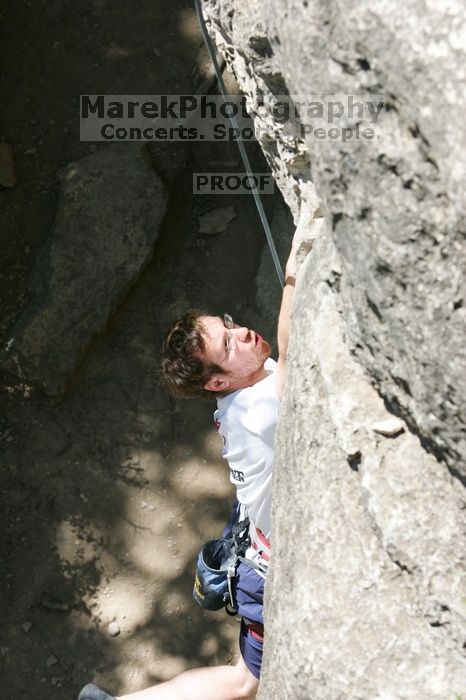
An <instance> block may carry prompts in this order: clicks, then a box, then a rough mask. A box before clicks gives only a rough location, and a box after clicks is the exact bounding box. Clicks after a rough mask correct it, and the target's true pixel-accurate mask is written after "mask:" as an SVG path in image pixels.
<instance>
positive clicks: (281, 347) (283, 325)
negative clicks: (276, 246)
mask: <svg viewBox="0 0 466 700" xmlns="http://www.w3.org/2000/svg"><path fill="white" fill-rule="evenodd" d="M315 213H316V199H315V193H314V188H313V187H312V186H311V187H309V189H308V190H305V191H304V192H303V198H302V200H301V212H300V215H299V221H298V225H297V227H296V231H295V234H294V236H293V242H292V244H291V250H290V254H289V256H288V260H287V263H286V267H285V286H284V289H283V296H282V303H281V307H280V315H279V317H278V331H277V340H278V367H277V370H276V372H275V382H276V387H277V394H278V397H279V398H280V399H281V398H282V394H283V388H284V386H285V378H286V355H287V352H288V341H289V338H290V328H291V311H292V308H293V295H294V287H295V282H296V254H297V252H298V249H299V247H300V245H301V242H302V240H303V238H305V237H306V231H308V229H309V227H310V226H311V225H312V222H313V221H314V216H315Z"/></svg>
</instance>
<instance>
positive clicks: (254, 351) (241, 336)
mask: <svg viewBox="0 0 466 700" xmlns="http://www.w3.org/2000/svg"><path fill="white" fill-rule="evenodd" d="M198 320H199V323H200V324H201V327H202V329H203V331H201V333H202V337H203V340H204V346H205V350H204V353H203V359H204V360H205V361H206V362H207V363H209V364H216V365H219V366H220V367H221V368H222V369H223V370H224V372H225V373H224V374H214V375H213V376H212V377H211V378H210V379H209V381H208V382H206V384H205V385H204V389H207V390H209V391H219V392H221V393H225V392H226V393H231V392H232V391H236V390H237V389H244V388H245V387H247V386H252V385H253V384H255V383H256V382H258V381H260V380H261V379H264V378H265V377H266V376H267V373H266V371H265V369H264V362H265V361H266V359H267V358H268V357H269V356H270V352H271V347H270V345H269V343H267V341H265V340H264V339H263V338H262V337H261V336H260V335H259V334H258V333H256V332H255V331H253V330H251V329H249V328H246V327H245V326H239V325H238V324H237V323H234V322H233V320H232V319H231V317H230V316H228V315H227V314H225V316H223V317H220V316H200V317H199V319H198Z"/></svg>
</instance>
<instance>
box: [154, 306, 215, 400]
mask: <svg viewBox="0 0 466 700" xmlns="http://www.w3.org/2000/svg"><path fill="white" fill-rule="evenodd" d="M204 315H206V314H205V313H204V312H203V311H201V310H200V309H190V310H189V311H188V312H187V313H186V314H185V315H184V316H183V317H182V318H180V319H179V320H178V321H175V323H173V324H172V325H171V327H170V328H169V329H168V331H167V333H166V334H165V338H164V340H163V343H162V349H161V360H160V363H161V373H162V378H163V381H164V383H165V384H166V386H167V388H168V389H169V391H170V392H171V393H172V394H174V395H175V396H176V397H178V398H183V399H188V398H191V397H194V396H198V397H201V398H205V399H212V398H216V397H217V396H218V393H217V392H215V391H208V390H207V389H204V384H205V383H206V382H207V381H208V380H209V379H210V378H211V377H212V375H213V374H224V370H223V369H222V368H221V367H220V366H219V365H216V364H206V363H205V362H203V360H202V359H201V357H200V355H201V354H202V353H203V352H204V339H203V337H202V334H201V324H200V322H199V317H200V316H204Z"/></svg>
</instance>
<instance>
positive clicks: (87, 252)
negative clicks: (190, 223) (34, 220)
mask: <svg viewBox="0 0 466 700" xmlns="http://www.w3.org/2000/svg"><path fill="white" fill-rule="evenodd" d="M60 180H61V188H60V196H59V202H58V209H57V214H56V218H55V223H54V226H53V230H52V231H51V233H50V236H49V239H48V243H47V245H46V247H45V248H44V250H43V251H42V253H41V255H40V256H39V259H38V262H37V264H36V267H35V270H34V275H33V281H32V290H31V291H32V302H31V304H30V306H29V307H28V308H27V310H26V311H25V312H24V314H23V315H22V316H21V317H20V319H19V320H18V322H17V324H16V326H15V327H14V329H13V332H12V336H11V339H10V340H9V342H8V343H7V347H6V348H5V349H4V351H3V353H2V357H1V362H2V366H3V367H4V368H5V369H7V370H8V371H10V372H14V373H16V374H17V375H19V376H20V378H22V379H23V380H25V381H26V382H27V383H30V384H35V385H39V386H41V387H42V388H43V389H44V390H45V391H46V392H47V393H49V394H56V393H59V392H61V391H63V390H64V389H65V387H66V385H67V383H68V382H69V380H70V377H71V375H72V373H73V371H74V369H75V367H76V364H77V363H78V361H79V358H80V357H81V355H82V353H83V352H84V350H85V349H86V348H87V347H88V346H89V344H90V343H91V341H92V338H93V336H94V335H96V334H97V333H98V332H99V331H100V330H102V328H103V327H104V325H105V323H106V322H107V321H108V319H109V318H110V316H111V315H112V313H113V312H114V311H115V308H116V305H117V304H118V303H119V302H120V301H121V300H122V299H123V298H124V296H125V294H126V293H127V291H128V289H129V288H130V286H131V285H132V284H133V283H134V282H135V281H136V279H137V277H138V275H139V274H140V272H141V269H142V268H143V267H144V265H145V264H146V263H147V262H148V260H149V259H150V257H151V254H152V250H153V245H154V242H155V241H156V239H157V237H158V233H159V226H160V223H161V221H162V218H163V216H164V214H165V209H166V201H167V197H166V194H165V190H164V187H163V185H162V183H161V181H160V179H159V178H158V176H157V175H156V174H155V172H154V171H153V170H152V168H151V165H150V161H149V158H148V155H147V154H146V152H145V149H143V148H141V147H140V146H133V145H130V144H121V145H112V146H108V147H106V148H103V149H102V150H100V151H98V152H96V153H94V154H92V155H89V156H86V157H85V158H82V159H81V160H80V161H77V162H74V163H71V164H70V165H68V166H67V167H66V168H64V169H63V170H62V171H61V172H60Z"/></svg>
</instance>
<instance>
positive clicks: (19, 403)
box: [0, 0, 289, 700]
mask: <svg viewBox="0 0 466 700" xmlns="http://www.w3.org/2000/svg"><path fill="white" fill-rule="evenodd" d="M0 31H1V35H2V36H1V39H0V47H1V48H0V57H1V58H0V60H1V65H2V77H1V82H0V95H1V97H0V100H1V104H2V120H3V121H2V124H1V127H0V140H4V141H6V142H7V143H9V144H10V145H11V146H12V148H13V152H14V159H15V164H16V171H17V178H18V184H17V186H16V187H15V188H13V189H8V190H6V189H3V190H2V189H1V188H0V226H1V228H0V243H1V246H0V260H1V274H0V292H1V299H2V302H1V304H2V305H1V308H2V314H1V321H0V344H2V345H3V344H4V343H5V342H6V340H7V339H8V334H9V332H10V330H11V328H12V326H13V324H14V322H15V320H16V319H17V318H18V316H19V315H20V313H21V311H22V310H23V309H24V308H25V307H26V305H27V303H28V300H29V297H28V286H27V282H28V278H29V275H30V272H31V270H32V267H33V265H34V260H35V258H36V255H37V252H38V251H39V250H40V248H41V246H42V245H43V243H44V240H45V239H46V236H47V233H48V231H49V230H50V226H51V224H52V222H53V218H54V213H55V210H56V199H57V193H58V187H57V172H58V170H59V169H60V168H61V167H62V166H64V165H65V164H67V163H69V162H70V161H73V160H76V159H77V158H80V157H81V156H83V155H85V154H87V153H89V152H90V151H91V150H94V149H95V148H96V146H94V145H92V144H89V143H81V142H80V141H79V119H78V105H79V95H80V94H86V93H91V94H96V93H104V94H105V93H107V94H161V93H167V94H174V93H185V94H191V93H192V92H193V91H194V90H195V88H196V86H197V83H198V82H199V81H198V73H200V74H201V75H202V74H203V71H205V68H206V59H205V53H204V52H203V51H202V50H201V46H202V38H201V35H200V32H199V30H198V26H197V20H196V17H195V13H194V10H193V8H192V7H191V5H188V4H186V3H182V2H179V1H177V0H158V2H157V3H154V2H147V1H146V0H139V1H137V2H132V3H129V2H121V1H120V2H118V1H116V2H113V3H110V2H108V1H107V0H94V2H91V1H90V0H84V1H83V2H80V3H71V2H58V0H53V1H52V2H49V3H43V2H40V3H32V2H27V3H14V2H12V0H6V2H5V3H4V4H3V9H2V16H1V19H0ZM196 67H197V69H198V71H197V72H196V70H195V69H196ZM97 147H99V148H100V147H101V145H100V144H98V145H97ZM151 154H152V158H153V163H154V167H155V168H156V169H158V170H160V171H161V172H163V171H166V170H167V169H171V173H172V179H171V183H170V203H169V208H168V212H167V215H166V217H165V221H164V224H163V230H162V232H161V236H160V238H159V241H158V242H157V244H156V247H155V250H154V258H153V261H152V263H151V264H150V265H149V266H148V268H147V269H146V270H145V271H144V273H143V274H142V275H141V278H140V279H139V281H138V283H137V284H136V285H135V287H134V288H133V290H132V292H131V293H130V295H129V296H128V298H127V299H126V300H125V302H124V304H123V305H122V306H121V307H120V309H119V310H118V313H117V314H116V316H115V317H114V318H113V319H112V321H111V322H110V323H109V325H108V327H107V329H106V330H105V332H103V333H102V334H101V336H100V337H99V338H98V339H97V341H96V342H94V344H93V346H92V347H91V349H90V350H89V351H88V353H87V354H86V356H85V357H84V359H83V361H82V363H81V365H80V366H79V368H78V370H77V372H76V374H75V377H74V379H73V382H72V385H71V386H70V387H69V389H68V391H67V392H66V394H65V395H64V396H61V397H59V398H54V399H51V398H47V397H45V396H44V395H43V394H41V393H40V392H39V391H38V390H36V389H34V388H31V387H27V386H25V385H23V384H20V383H18V382H17V381H15V380H14V378H11V377H7V376H2V375H0V383H1V398H0V400H1V414H0V499H1V516H0V517H1V526H0V545H1V554H0V556H1V573H0V577H1V578H0V580H1V620H2V624H1V627H0V664H1V674H0V675H1V680H0V686H1V691H2V693H1V694H2V698H5V700H7V699H8V700H9V699H10V698H11V700H13V699H14V700H23V699H27V700H30V699H34V700H50V699H51V698H53V699H55V698H56V699H57V700H62V699H63V700H65V698H66V699H67V700H69V699H72V698H74V697H75V696H76V694H77V691H78V690H79V688H80V687H81V686H82V685H83V684H84V683H85V682H88V681H90V680H94V681H96V682H97V683H99V684H101V685H102V686H103V687H106V688H108V690H109V691H111V692H114V693H117V694H122V693H124V692H128V691H131V690H136V689H138V688H141V687H142V686H145V685H148V684H151V683H156V682H159V681H162V680H165V679H167V678H169V677H171V676H172V675H173V674H174V673H177V672H180V671H182V670H184V669H186V668H189V667H193V666H198V665H204V664H215V663H219V662H221V663H228V662H231V661H233V660H234V659H235V658H236V647H237V635H238V623H237V621H236V620H234V619H229V618H227V616H226V615H225V614H224V613H223V612H221V613H216V614H214V613H210V614H209V613H203V612H202V611H201V610H200V609H198V608H197V607H196V606H195V603H194V602H193V601H192V598H191V590H192V583H193V570H194V562H195V558H196V555H197V552H198V550H199V548H200V546H201V545H202V543H203V542H204V541H205V540H207V539H209V538H211V537H213V536H215V535H216V534H217V533H219V531H221V529H222V527H223V524H224V521H225V519H226V518H227V516H228V512H229V501H230V500H231V498H232V496H233V493H232V490H231V486H230V484H229V482H228V479H227V469H226V467H225V465H224V464H223V463H222V460H221V458H220V443H219V439H218V436H217V435H216V433H215V430H214V426H213V421H212V412H213V410H214V405H213V404H211V403H208V402H199V401H192V402H184V403H183V402H177V401H174V400H173V399H171V398H170V397H169V396H167V394H166V393H165V391H164V390H163V388H162V387H160V385H159V378H158V348H159V345H160V340H161V337H162V335H163V332H164V330H165V328H166V327H167V325H168V324H169V322H170V321H171V320H172V319H173V318H175V317H176V316H177V315H178V314H179V313H182V312H183V311H184V310H185V309H186V308H189V306H192V305H197V306H201V307H202V306H203V307H207V308H208V309H210V310H211V311H212V312H213V313H221V312H224V311H228V312H229V313H230V314H231V315H232V316H233V317H234V318H239V319H240V320H241V321H243V322H244V323H245V324H246V325H250V326H255V327H257V330H258V331H259V332H260V333H262V334H265V335H268V334H269V333H270V332H271V329H272V328H273V326H274V323H275V319H276V315H277V312H278V298H279V290H278V289H275V290H273V291H272V292H270V293H269V292H268V291H267V290H265V289H264V290H258V289H257V280H258V279H261V278H260V277H257V271H258V269H259V265H260V260H261V256H262V254H263V250H264V235H263V233H262V231H261V228H260V223H259V218H258V215H257V213H256V211H255V208H254V204H253V201H252V198H250V197H247V196H230V197H217V196H212V195H210V196H206V195H203V196H197V197H194V196H193V195H192V193H191V174H192V172H193V171H195V170H204V171H209V170H210V171H216V170H223V171H225V170H226V169H227V168H228V169H230V170H231V171H233V172H237V171H239V170H240V169H241V166H240V160H239V156H238V153H237V147H236V145H235V144H209V143H204V144H191V145H190V146H189V149H188V150H186V148H184V147H181V146H180V145H177V144H165V146H164V147H163V148H157V147H153V148H151ZM164 161H165V162H164ZM254 161H255V163H256V164H258V167H260V168H261V171H262V172H263V171H264V170H265V165H264V163H263V162H261V159H260V156H259V154H258V153H257V151H256V153H255V156H254ZM219 200H220V201H219ZM229 204H233V205H234V207H235V211H236V219H235V220H234V222H233V223H232V224H231V225H230V226H229V227H228V229H227V231H225V232H224V233H222V234H219V235H216V236H201V235H200V234H199V233H198V223H197V222H198V217H199V215H200V214H202V213H203V212H205V211H208V210H210V209H212V208H214V207H218V206H224V205H229ZM265 204H266V207H267V209H268V211H269V213H272V212H275V215H276V214H277V211H278V213H279V215H280V216H281V219H280V221H282V222H285V224H286V225H289V220H288V219H287V218H286V215H285V210H284V205H283V203H282V202H281V200H280V198H279V197H278V196H277V197H275V198H273V197H269V198H268V201H266V203H265ZM285 224H284V225H285ZM263 274H265V275H266V276H268V277H270V275H271V274H273V272H272V269H271V267H267V265H266V267H265V273H264V270H263ZM273 284H275V282H273V283H272V285H273ZM261 293H262V295H263V296H262V300H263V301H262V303H265V304H266V306H269V305H271V306H272V307H273V308H268V309H267V320H266V321H265V322H263V323H261V321H260V318H261V315H263V311H264V309H263V308H261V303H260V301H258V299H260V298H261V296H260V295H261ZM264 295H265V296H264ZM264 300H265V301H264ZM111 622H115V623H116V624H117V625H118V628H119V630H120V632H119V634H118V635H117V636H111V635H110V634H109V631H108V626H109V624H110V623H111Z"/></svg>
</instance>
